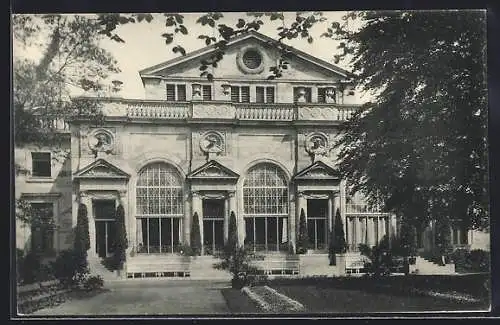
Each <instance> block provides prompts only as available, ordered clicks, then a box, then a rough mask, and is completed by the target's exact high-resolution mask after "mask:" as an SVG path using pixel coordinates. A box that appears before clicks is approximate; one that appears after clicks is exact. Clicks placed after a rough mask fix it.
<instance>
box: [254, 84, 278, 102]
mask: <svg viewBox="0 0 500 325" xmlns="http://www.w3.org/2000/svg"><path fill="white" fill-rule="evenodd" d="M255 90H256V98H255V99H256V102H257V103H274V87H256V88H255Z"/></svg>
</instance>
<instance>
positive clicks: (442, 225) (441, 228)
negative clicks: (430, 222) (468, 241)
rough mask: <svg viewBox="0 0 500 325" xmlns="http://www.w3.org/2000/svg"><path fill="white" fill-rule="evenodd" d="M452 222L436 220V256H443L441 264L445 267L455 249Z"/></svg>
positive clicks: (447, 219) (445, 218) (444, 219)
mask: <svg viewBox="0 0 500 325" xmlns="http://www.w3.org/2000/svg"><path fill="white" fill-rule="evenodd" d="M450 229H451V228H450V220H449V218H447V217H442V218H441V219H438V220H436V227H435V230H436V254H437V255H438V256H441V261H440V264H442V265H445V264H446V263H447V262H448V261H447V258H448V256H449V255H450V254H451V252H452V250H453V247H452V245H451V231H450Z"/></svg>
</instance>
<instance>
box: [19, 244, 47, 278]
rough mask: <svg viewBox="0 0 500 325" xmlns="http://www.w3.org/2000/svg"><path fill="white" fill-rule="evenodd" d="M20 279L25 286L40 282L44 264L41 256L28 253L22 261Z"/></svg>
mask: <svg viewBox="0 0 500 325" xmlns="http://www.w3.org/2000/svg"><path fill="white" fill-rule="evenodd" d="M21 263H22V264H21V265H20V278H21V281H22V282H23V283H24V284H31V283H35V282H36V281H37V280H38V277H39V276H38V274H39V273H40V269H41V267H42V264H41V262H40V256H39V255H38V254H36V253H34V252H28V253H27V254H26V256H24V258H23V259H22V261H21Z"/></svg>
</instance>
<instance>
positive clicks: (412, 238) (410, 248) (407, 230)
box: [393, 218, 417, 257]
mask: <svg viewBox="0 0 500 325" xmlns="http://www.w3.org/2000/svg"><path fill="white" fill-rule="evenodd" d="M393 247H394V248H395V252H396V253H397V254H399V255H402V256H405V257H408V256H415V254H416V253H417V227H416V226H415V225H414V224H412V222H411V221H407V220H405V219H404V218H403V219H402V220H401V228H400V230H399V234H398V237H397V238H396V240H395V242H394V244H393Z"/></svg>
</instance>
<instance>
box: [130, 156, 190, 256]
mask: <svg viewBox="0 0 500 325" xmlns="http://www.w3.org/2000/svg"><path fill="white" fill-rule="evenodd" d="M182 188H183V184H182V180H181V177H180V176H179V174H178V172H177V171H176V170H175V168H173V167H172V166H170V165H168V164H165V163H154V164H151V165H148V166H146V167H145V168H143V169H142V170H141V172H140V173H139V177H138V180H137V187H136V206H137V252H138V253H174V252H176V251H178V250H179V249H180V240H181V230H182V222H181V221H182V220H181V219H182V216H183V213H184V200H183V191H182Z"/></svg>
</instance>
